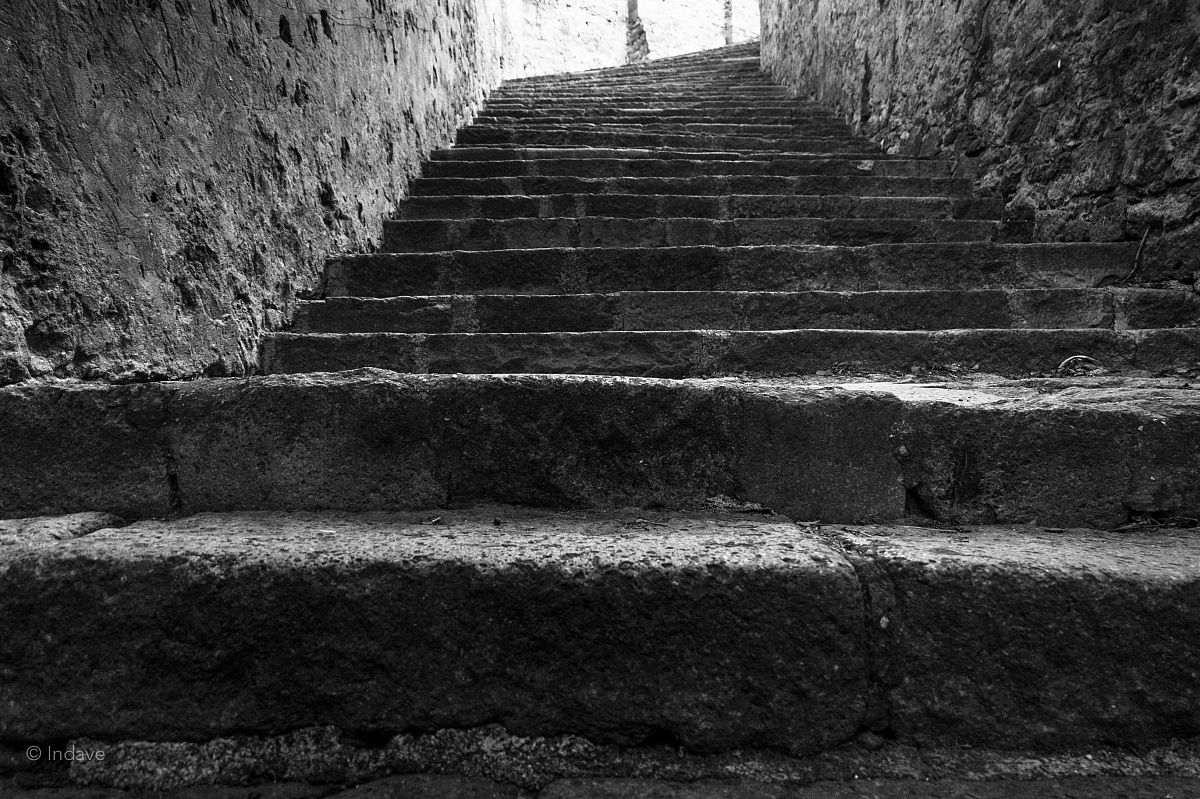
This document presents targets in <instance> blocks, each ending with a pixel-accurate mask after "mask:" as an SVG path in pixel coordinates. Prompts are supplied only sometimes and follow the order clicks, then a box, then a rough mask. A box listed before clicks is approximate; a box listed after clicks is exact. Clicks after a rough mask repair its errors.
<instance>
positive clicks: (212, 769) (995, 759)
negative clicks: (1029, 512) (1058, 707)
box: [23, 725, 1200, 799]
mask: <svg viewBox="0 0 1200 799" xmlns="http://www.w3.org/2000/svg"><path fill="white" fill-rule="evenodd" d="M863 737H865V736H863V735H860V736H858V738H860V739H861V738H863ZM78 744H79V745H81V746H96V745H102V746H103V747H104V749H105V752H106V753H107V755H108V757H106V758H105V760H104V761H87V762H85V763H75V764H73V766H72V768H71V772H70V778H71V780H72V781H74V782H75V783H76V784H89V785H106V786H107V785H114V786H124V787H126V788H130V789H135V790H139V789H140V790H149V789H163V788H165V787H178V786H181V785H182V786H186V785H204V784H211V783H217V784H229V785H234V784H239V785H241V784H247V785H249V784H254V783H256V782H263V781H264V779H266V776H265V775H271V776H273V777H274V778H275V779H276V780H279V779H288V780H293V781H296V780H299V781H308V782H321V783H326V784H329V783H336V784H357V783H364V782H369V781H372V780H378V779H380V778H381V777H385V776H387V775H389V774H396V773H401V774H405V773H409V774H411V773H436V774H452V775H453V774H458V775H465V776H469V777H477V778H478V777H482V778H485V779H489V780H492V781H495V782H502V783H507V784H512V785H519V786H521V787H523V788H524V789H526V790H528V791H538V790H551V787H550V786H552V785H553V784H554V783H555V782H557V781H561V780H568V781H571V780H580V779H585V778H586V779H589V780H591V781H595V780H598V779H615V778H625V779H631V778H641V779H651V778H652V779H656V780H661V781H666V782H671V781H675V782H683V783H696V782H700V781H716V780H721V781H726V782H734V781H740V782H742V783H759V784H761V783H770V784H781V783H789V784H792V785H807V784H812V783H814V782H816V783H821V782H824V783H851V782H853V781H858V780H869V779H875V780H907V781H920V782H926V783H927V782H930V781H949V780H964V781H966V780H969V781H971V782H970V784H971V785H972V786H975V787H979V786H980V785H981V784H983V783H991V782H995V783H1000V784H1003V783H1006V782H1009V783H1011V782H1016V781H1020V782H1024V783H1033V782H1034V781H1037V780H1040V781H1042V782H1043V784H1059V785H1069V784H1071V782H1072V781H1076V780H1083V779H1091V780H1093V781H1094V782H1095V783H1096V784H1104V783H1103V782H1102V781H1101V780H1100V779H1099V778H1109V779H1110V783H1109V784H1113V785H1121V784H1126V783H1127V782H1133V781H1134V780H1138V781H1141V782H1143V783H1145V784H1148V785H1153V784H1155V783H1156V781H1160V780H1163V779H1164V778H1179V779H1181V780H1185V779H1196V778H1200V753H1198V751H1197V742H1196V740H1195V739H1193V740H1192V741H1190V742H1184V741H1181V742H1175V743H1172V744H1170V745H1167V746H1159V747H1148V748H1146V749H1142V750H1139V751H1138V752H1137V753H1134V752H1132V751H1130V750H1129V749H1128V748H1123V749H1114V748H1094V749H1087V750H1077V751H1074V752H1070V753H1047V752H1034V751H1000V750H989V749H978V748H962V747H942V748H938V747H921V748H917V747H912V746H908V745H904V744H898V743H895V742H890V741H885V742H884V744H883V745H882V746H873V747H870V748H868V747H865V746H862V745H858V744H854V745H850V746H843V747H839V748H837V749H834V750H832V751H829V752H823V753H820V754H818V755H814V756H811V757H804V758H794V757H789V756H786V755H781V754H779V753H778V752H764V751H740V752H732V753H727V754H717V755H696V754H690V753H688V752H685V751H680V750H679V749H678V748H676V747H666V746H652V747H637V748H625V749H622V748H618V747H615V746H612V745H608V744H605V745H601V744H596V743H592V742H589V741H586V740H584V739H582V738H579V737H576V736H558V737H554V738H522V737H518V736H514V735H511V734H509V733H506V732H504V731H503V730H502V729H500V728H499V727H497V726H495V725H492V726H488V727H482V728H475V729H471V730H442V731H439V732H437V733H434V734H432V735H399V736H396V737H394V738H392V739H391V740H389V741H388V742H387V745H386V746H383V747H380V746H377V745H373V744H372V743H370V742H363V741H359V740H356V739H355V738H354V736H351V735H348V734H345V733H341V732H339V731H338V730H336V729H334V728H322V729H306V730H300V731H297V732H295V733H289V734H287V735H284V736H279V737H271V738H259V737H252V736H237V737H233V738H222V739H217V740H212V741H208V742H204V743H148V742H140V743H139V742H123V743H100V742H95V741H80V742H78ZM23 776H24V778H25V783H24V784H37V782H36V779H35V777H34V775H31V774H26V775H23ZM1114 778H1116V779H1114ZM1123 778H1128V779H1123ZM61 782H62V781H61V780H60V782H59V784H61ZM568 784H570V783H568ZM1185 784H1186V783H1185ZM185 790H186V789H185ZM56 799H57V798H56Z"/></svg>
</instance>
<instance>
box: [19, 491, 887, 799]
mask: <svg viewBox="0 0 1200 799" xmlns="http://www.w3.org/2000/svg"><path fill="white" fill-rule="evenodd" d="M426 515H428V514H426ZM260 518H261V517H260ZM239 521H240V524H238V529H239V530H246V531H247V532H244V533H241V534H240V535H238V534H234V535H233V536H232V540H231V537H230V536H229V534H228V532H226V533H222V532H221V531H220V530H219V529H216V528H215V525H216V524H217V523H218V522H217V520H216V519H214V518H213V517H201V518H199V519H194V520H185V521H183V522H178V523H177V526H182V527H190V528H191V529H197V530H200V531H202V532H199V533H197V534H192V535H189V534H187V533H183V532H181V533H177V534H175V535H171V532H172V531H173V530H174V529H175V528H173V527H171V526H169V525H165V524H161V523H154V522H148V523H144V524H141V525H138V526H135V527H133V528H130V529H127V530H123V531H111V532H106V533H103V534H100V535H99V536H98V537H93V538H89V539H87V540H85V541H82V542H79V543H77V544H74V545H71V546H70V548H69V549H68V550H67V551H66V552H62V553H54V555H52V556H51V559H50V564H52V565H50V564H46V565H41V564H38V563H37V561H36V558H34V557H28V558H27V559H26V560H24V561H23V562H21V561H18V563H17V564H14V567H13V568H12V570H11V571H10V572H8V573H7V574H4V573H0V588H3V590H4V591H5V594H4V597H3V598H0V622H3V623H4V624H5V625H6V637H8V641H7V646H8V647H12V648H19V649H18V651H21V652H23V653H25V652H28V653H29V654H27V655H25V657H24V658H23V663H26V664H28V667H29V668H28V671H26V670H22V671H21V674H22V675H23V676H22V677H21V678H11V679H8V680H6V681H5V685H4V688H3V689H0V701H3V702H4V705H3V708H4V709H3V711H0V734H3V735H5V736H6V738H10V739H16V740H20V741H31V740H37V741H43V740H66V739H67V738H70V737H75V736H79V735H81V734H82V735H88V736H95V737H99V738H103V739H108V740H114V739H115V740H120V739H122V738H133V739H135V740H145V739H153V740H162V739H164V738H165V739H168V740H171V739H180V738H188V739H193V740H194V739H201V740H203V739H207V738H211V737H215V736H221V735H229V734H237V733H244V732H245V731H246V730H257V731H271V732H291V731H292V730H293V729H295V727H296V725H297V724H299V726H307V725H315V724H320V725H327V724H335V725H339V726H340V727H341V728H343V729H347V730H358V731H363V732H367V731H371V732H382V733H395V732H400V731H410V730H411V731H415V730H428V731H434V730H440V729H447V728H463V727H471V726H476V725H478V724H479V723H483V722H484V721H486V717H480V715H479V714H480V713H481V709H482V708H487V709H488V711H487V712H493V713H502V714H503V715H504V718H505V719H506V721H507V723H508V724H510V725H512V726H513V727H514V728H516V729H520V730H523V731H524V732H525V733H526V734H535V735H536V734H541V733H546V734H558V733H560V732H573V733H576V734H582V735H587V736H588V737H589V738H590V739H592V740H594V741H597V742H604V743H614V744H626V745H631V744H638V743H642V742H643V741H644V740H648V739H650V738H651V737H652V736H653V734H654V732H655V731H656V730H663V729H668V730H671V731H672V732H673V733H674V734H675V735H677V736H678V737H679V739H680V740H681V741H683V742H686V744H687V745H688V746H690V747H693V748H698V749H700V750H708V751H728V750H731V749H736V748H738V747H739V746H752V745H758V746H764V745H774V746H776V747H778V748H781V749H784V750H789V751H793V752H795V753H797V754H799V753H802V752H816V751H822V750H824V749H826V748H830V747H832V746H835V745H837V744H838V743H839V742H840V741H842V740H844V739H848V738H850V737H852V736H853V734H854V732H855V729H856V727H857V725H858V724H859V723H860V722H861V719H862V717H863V715H864V714H865V712H866V710H865V707H864V705H865V700H864V697H865V696H866V695H867V694H868V693H869V683H868V672H867V668H866V663H867V641H866V634H865V629H866V625H865V624H864V623H863V621H862V619H861V618H860V616H861V614H862V591H861V589H860V587H859V586H858V584H857V581H856V580H855V577H854V571H853V569H852V568H851V567H850V566H849V564H848V563H847V562H845V560H844V559H842V558H841V557H840V556H839V555H838V554H837V553H836V551H834V550H832V549H830V548H828V547H827V546H824V545H822V544H821V542H819V541H801V540H797V538H796V536H795V534H794V533H792V531H791V530H787V529H786V527H785V525H783V524H778V525H777V527H776V529H775V530H774V531H773V532H774V536H773V539H774V540H772V541H771V542H770V546H771V547H772V549H773V550H778V552H777V553H773V557H772V561H778V564H779V566H781V567H783V568H772V569H770V570H759V564H758V563H756V562H755V561H754V558H752V557H747V558H739V561H744V565H743V563H738V566H737V571H736V577H732V578H731V576H730V574H729V572H728V569H729V566H730V558H729V557H728V554H727V553H723V552H722V550H721V547H720V546H719V545H717V544H716V542H709V541H706V540H705V539H702V538H701V539H697V538H696V537H694V536H690V537H689V536H687V535H686V533H680V534H677V535H675V536H670V535H655V534H653V533H650V534H647V533H642V534H640V535H636V536H635V537H632V538H631V537H630V534H629V533H630V531H629V530H626V532H625V533H624V535H621V528H620V526H619V525H612V528H615V529H609V530H608V532H607V536H606V537H605V539H604V540H606V541H608V540H612V541H619V540H622V538H623V540H624V541H625V542H626V544H629V543H633V542H635V541H636V542H637V543H638V544H640V547H639V548H638V549H636V550H634V549H629V550H628V552H627V553H626V554H627V555H628V557H629V558H634V559H640V558H641V557H643V556H653V557H654V558H655V564H656V565H655V566H654V567H652V568H649V569H642V568H639V569H638V570H636V571H631V570H630V569H629V568H628V567H627V566H625V565H622V564H621V563H620V562H619V561H618V560H617V559H611V562H610V553H608V552H605V553H603V554H601V555H599V558H598V559H597V560H595V561H589V562H587V563H586V564H584V563H583V561H582V560H580V561H578V562H577V565H575V566H572V567H568V566H567V564H569V563H572V562H573V561H574V558H571V557H570V556H567V557H566V558H565V559H564V557H563V553H562V552H561V551H556V550H558V546H550V547H547V546H545V545H543V546H540V547H539V546H537V545H531V542H528V541H523V540H522V539H521V537H520V536H519V535H518V534H516V533H512V532H507V531H506V530H503V529H500V530H497V531H496V533H497V534H493V531H492V530H488V528H487V527H484V526H483V524H479V525H478V528H477V529H478V530H479V532H481V533H483V534H485V535H480V536H474V535H468V533H466V532H465V531H464V530H462V528H461V527H450V528H447V527H446V526H444V525H439V526H437V527H436V528H433V529H432V530H430V528H429V527H428V526H423V525H421V524H420V522H419V520H417V519H413V520H412V521H411V522H410V523H409V524H408V525H404V526H403V527H402V528H401V529H400V530H397V531H394V532H393V533H392V534H391V535H389V534H387V533H386V532H381V531H380V530H379V529H378V528H377V527H376V528H372V527H367V528H366V529H361V528H360V529H354V528H353V527H351V528H350V529H348V530H347V529H346V528H347V526H348V523H349V524H351V525H352V524H353V520H351V519H345V518H341V519H339V518H336V517H333V516H332V515H331V514H323V515H321V516H316V517H312V516H309V517H306V518H304V519H303V520H301V521H299V522H294V521H293V522H292V525H291V526H290V530H288V531H287V532H281V530H280V529H279V528H278V527H272V526H270V525H269V524H268V525H265V526H259V525H256V524H255V518H254V517H253V516H249V515H247V516H244V517H242V518H241V519H240V520H239ZM322 521H324V523H325V524H327V525H332V526H334V527H336V528H338V529H339V535H338V536H336V537H335V539H334V540H331V541H329V540H322V536H321V534H320V532H318V531H319V529H320V527H321V522H322ZM512 521H513V524H514V525H516V526H520V527H528V526H529V524H528V523H526V524H522V523H521V522H522V520H521V519H520V517H517V518H515V519H513V520H512ZM206 522H207V524H210V525H214V527H213V528H207V527H206V526H205V525H206ZM305 522H307V524H305ZM286 523H287V522H286V521H285V524H286ZM487 524H491V520H490V519H489V520H487ZM634 524H635V527H634V528H632V529H634V530H636V529H637V528H636V523H634ZM564 527H565V529H562V528H560V529H554V528H549V529H547V530H546V532H547V533H549V534H551V535H553V536H554V538H555V539H556V540H557V541H558V542H559V545H561V544H562V543H566V542H572V543H574V544H577V545H578V546H579V547H582V548H584V549H592V548H594V547H596V546H598V545H599V544H600V541H601V539H599V538H597V537H595V536H596V535H597V532H596V530H595V526H593V525H587V524H586V522H585V523H584V524H582V525H579V524H578V523H577V525H576V527H582V528H583V529H582V530H580V531H579V532H576V533H574V534H572V532H571V527H572V526H571V525H564ZM209 529H211V532H209V533H208V534H207V535H206V534H205V531H208V530H209ZM447 529H449V530H454V531H457V532H458V535H457V536H456V537H455V538H451V537H449V536H448V535H447V533H446V532H445V531H446V530H447ZM601 529H604V528H601ZM724 529H725V531H726V532H727V535H726V537H725V539H723V540H731V537H734V536H738V535H739V534H740V535H741V536H742V537H745V533H746V530H745V529H744V528H740V529H739V527H738V526H737V524H736V521H735V520H730V521H729V522H727V523H726V526H725V528H724ZM493 530H495V528H493ZM139 532H140V533H141V536H140V538H141V539H142V540H139V535H138V534H139ZM656 532H658V531H657V528H656ZM786 533H792V535H791V540H790V541H789V538H788V536H787V535H786ZM431 535H432V537H431ZM489 538H490V541H489V540H488V539H489ZM145 539H149V540H151V541H154V542H155V543H154V544H149V545H148V544H147V543H145ZM468 539H471V540H470V543H468ZM264 540H269V541H272V542H273V544H275V546H277V547H286V548H287V549H290V550H291V551H292V552H293V553H294V554H295V556H296V557H297V558H298V559H296V560H294V559H292V558H291V557H289V556H288V553H287V552H280V551H279V549H271V550H269V551H267V550H266V548H264V547H263V546H262V542H263V541H264ZM750 541H753V542H754V543H756V544H759V545H762V544H764V543H766V542H765V541H764V540H763V537H762V536H754V537H752V538H747V539H746V542H747V543H749V542H750ZM109 542H111V544H110V545H109V546H106V544H108V543H109ZM496 543H500V544H502V545H504V546H508V547H509V548H510V551H512V550H511V548H512V547H516V548H517V550H518V551H522V552H524V553H525V554H526V556H527V557H530V558H534V559H536V560H532V561H530V562H529V564H528V567H526V566H523V565H522V564H521V563H516V562H511V561H509V560H508V559H507V558H504V557H496V554H499V553H493V554H489V547H490V546H493V545H495V544H496ZM431 544H432V545H433V546H430V545H431ZM706 545H707V547H712V549H713V551H712V553H711V554H710V555H708V556H705V557H703V558H699V559H697V556H696V554H697V553H696V551H695V548H696V547H705V548H707V547H706ZM198 548H202V549H203V554H200V553H199V552H197V549H198ZM687 548H691V549H692V550H693V552H692V553H687V552H686V549H687ZM810 554H811V555H812V556H813V557H810ZM795 555H799V556H801V557H803V558H804V559H805V564H803V565H801V566H799V567H791V566H788V563H787V561H785V558H789V557H790V556H795ZM818 557H819V558H821V560H820V561H818V560H816V558H818ZM694 559H695V560H697V565H698V566H699V568H696V567H693V566H692V565H691V562H692V561H693V560H694ZM671 560H678V561H679V564H678V565H677V566H676V565H673V564H670V561H671ZM214 562H216V563H221V564H231V563H237V564H239V566H237V567H234V566H230V567H224V566H219V567H214ZM536 562H544V565H536V566H533V565H532V564H533V563H536ZM833 563H836V566H831V564H833ZM710 564H711V568H709V566H710ZM579 569H583V570H586V572H587V573H589V578H588V579H579V577H578V576H577V573H576V572H577V571H578V570H579ZM752 569H753V570H754V571H751V570H752ZM31 570H32V572H33V573H34V574H37V575H38V576H37V577H35V578H33V580H32V581H26V582H24V583H22V582H21V578H22V577H23V576H24V575H26V574H29V573H30V571H31ZM72 572H74V573H75V575H76V580H75V581H73V580H72V579H71V578H70V577H69V574H70V573H72ZM6 578H7V579H6ZM81 578H82V580H83V581H84V582H83V584H82V585H81V584H79V583H78V582H77V581H78V580H79V579H81ZM631 591H632V593H631ZM31 596H33V597H36V598H37V599H38V601H37V603H36V604H37V605H38V606H39V607H40V608H41V611H40V613H38V612H34V613H32V614H31V613H30V611H29V610H28V609H22V606H21V604H20V603H19V602H18V601H13V600H14V599H16V598H18V597H20V598H27V597H31ZM62 603H66V604H65V605H64V604H62ZM64 607H76V608H81V609H89V610H90V609H92V608H95V609H96V611H97V612H96V613H95V614H94V617H93V618H89V616H91V615H92V614H88V613H83V612H80V613H77V614H75V616H76V618H77V620H76V621H75V622H74V623H72V622H66V621H64V622H63V623H60V624H56V623H54V622H53V621H52V619H53V618H55V616H56V615H57V613H56V611H57V612H61V610H62V608H64ZM784 608H786V609H787V611H786V615H783V616H781V614H780V613H779V610H782V609H784ZM768 609H771V610H772V611H774V612H768ZM743 613H745V614H749V615H750V617H752V618H753V619H755V620H753V621H746V620H742V621H738V620H737V619H738V617H740V616H741V615H742V614H743ZM643 614H645V615H644V616H643ZM298 617H299V618H303V620H304V621H303V623H299V624H297V623H295V621H296V619H297V618H298ZM164 620H169V621H168V622H166V623H168V624H170V629H171V632H170V634H169V635H164V634H163V632H165V631H163V632H159V633H158V635H157V636H155V635H154V634H153V633H152V631H159V630H161V629H162V627H163V624H164ZM45 623H50V624H51V625H52V629H54V630H55V631H56V642H55V645H54V646H53V647H52V648H51V649H50V651H51V652H53V653H54V655H55V656H53V657H52V656H51V655H49V654H47V647H46V646H45V641H44V639H42V638H40V637H39V634H38V628H39V627H40V625H41V624H45ZM9 636H11V637H9ZM58 636H61V637H58ZM105 640H107V641H108V642H109V643H108V646H103V643H102V642H104V641H105ZM213 640H216V641H219V651H217V652H213V651H211V650H209V651H205V650H206V648H207V647H208V646H217V644H213V645H208V644H206V643H198V642H208V641H213ZM39 642H40V645H39ZM182 642H187V643H182ZM193 642H197V643H193ZM102 651H103V652H104V653H105V654H104V655H101V652H102ZM483 653H486V654H483ZM98 657H100V658H102V659H103V661H104V663H105V667H104V668H89V667H88V665H87V664H89V663H93V662H95V660H96V658H98ZM214 658H220V659H221V660H222V661H230V662H236V663H243V664H252V665H247V666H246V667H245V668H236V667H226V668H221V667H219V666H216V667H214V665H213V660H214ZM781 658H782V659H785V660H786V663H783V662H781ZM467 670H469V672H470V674H471V676H470V679H459V678H456V675H463V674H465V673H466V671H467ZM117 673H120V674H124V675H127V678H126V679H124V680H122V679H120V678H118V677H116V674H117ZM34 675H38V676H40V678H41V679H42V680H46V679H56V678H65V679H67V680H68V682H67V683H65V684H64V685H63V686H60V688H59V689H58V690H56V691H50V690H47V689H46V688H45V687H44V685H45V684H44V683H41V682H39V680H38V679H37V677H35V676H34ZM151 675H155V678H152V677H151ZM650 675H653V678H651V677H650ZM748 675H753V679H748ZM652 681H653V683H654V684H655V685H657V686H658V687H655V688H649V686H650V684H651V682H652ZM67 685H69V686H71V688H70V689H67V688H66V686H67ZM800 686H802V687H800ZM798 687H800V688H799V689H798ZM648 688H649V690H648ZM260 692H261V693H260ZM248 693H253V695H254V696H255V697H256V698H255V699H253V700H250V699H249V698H247V696H246V695H247V694H248ZM196 695H201V696H204V697H205V701H204V702H196V701H195V699H194V698H192V699H188V698H186V697H194V696H196ZM785 696H787V697H790V698H789V699H783V697H785ZM814 696H820V699H814ZM718 697H719V698H720V700H719V701H721V702H722V703H729V702H734V703H739V704H744V705H747V706H754V705H757V704H759V703H762V702H765V701H767V699H768V698H769V697H770V698H773V701H771V702H770V710H769V712H767V713H766V717H765V718H761V719H759V720H756V721H754V722H750V723H746V722H744V721H738V720H737V718H738V717H737V716H736V715H733V714H731V715H730V716H729V718H728V720H727V721H725V722H721V721H719V720H716V719H715V718H714V714H713V712H712V710H711V709H710V707H709V705H710V704H711V703H713V702H716V701H718V700H717V698H718ZM764 707H765V705H764ZM754 715H755V716H759V715H760V714H754ZM471 719H478V721H476V722H474V723H473V722H472V721H471ZM772 729H773V730H774V731H772ZM322 754H323V753H322ZM192 795H194V794H192ZM241 795H242V796H258V795H260V794H258V793H253V794H250V793H246V792H244V791H243V792H241ZM269 795H275V796H286V795H296V794H283V793H274V792H272V794H269ZM306 795H310V796H311V795H313V794H306ZM380 795H381V796H382V795H383V794H380ZM389 795H391V796H395V797H397V799H400V797H408V799H413V797H415V796H417V795H423V796H432V794H427V793H425V792H424V791H421V792H419V794H412V793H407V792H404V793H398V794H389ZM505 795H506V796H507V795H509V794H507V793H506V794H505ZM511 795H513V796H515V795H516V794H515V793H514V794H511ZM443 796H446V797H450V796H460V797H462V796H466V797H467V799H469V797H470V796H478V795H477V794H470V795H464V794H459V793H457V792H456V793H452V794H451V793H447V794H443ZM493 796H498V794H493Z"/></svg>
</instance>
